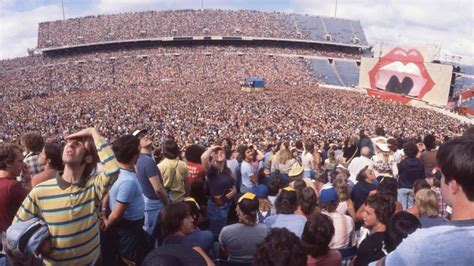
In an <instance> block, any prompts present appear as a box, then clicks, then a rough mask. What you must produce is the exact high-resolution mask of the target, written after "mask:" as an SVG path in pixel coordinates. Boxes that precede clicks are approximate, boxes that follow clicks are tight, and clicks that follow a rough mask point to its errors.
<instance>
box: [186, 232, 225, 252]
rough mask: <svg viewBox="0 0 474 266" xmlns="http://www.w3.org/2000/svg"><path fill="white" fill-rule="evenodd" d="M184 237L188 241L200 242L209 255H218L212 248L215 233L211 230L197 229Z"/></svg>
mask: <svg viewBox="0 0 474 266" xmlns="http://www.w3.org/2000/svg"><path fill="white" fill-rule="evenodd" d="M184 239H185V241H186V242H188V243H195V244H198V245H199V246H200V247H201V248H202V249H203V250H204V251H205V252H206V253H207V255H209V256H210V257H214V258H217V256H215V255H214V254H213V250H212V249H213V247H214V234H213V233H212V232H211V231H209V230H205V231H201V230H196V231H193V232H192V233H190V234H188V235H186V236H185V237H184ZM217 255H219V254H217Z"/></svg>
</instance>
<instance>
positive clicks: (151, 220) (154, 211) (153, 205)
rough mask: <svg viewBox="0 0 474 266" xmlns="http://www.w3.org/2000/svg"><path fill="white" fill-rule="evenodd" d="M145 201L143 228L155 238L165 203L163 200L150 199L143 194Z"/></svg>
mask: <svg viewBox="0 0 474 266" xmlns="http://www.w3.org/2000/svg"><path fill="white" fill-rule="evenodd" d="M143 200H144V201H145V221H144V223H143V230H144V231H145V232H146V233H147V234H148V235H149V236H151V237H152V238H153V239H154V238H155V235H154V234H155V228H156V225H157V223H158V220H159V218H160V211H161V209H163V203H162V202H161V200H155V199H149V198H147V197H145V196H143Z"/></svg>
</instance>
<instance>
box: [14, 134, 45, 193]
mask: <svg viewBox="0 0 474 266" xmlns="http://www.w3.org/2000/svg"><path fill="white" fill-rule="evenodd" d="M20 144H21V145H22V146H23V147H24V149H25V150H24V153H25V157H24V158H23V161H24V162H25V163H26V165H28V170H29V171H30V175H29V176H30V177H32V176H34V175H36V174H38V173H39V172H41V171H43V166H42V165H41V164H40V163H38V157H39V154H40V152H41V150H42V149H43V147H44V140H43V137H42V136H41V135H40V134H39V133H36V132H28V133H26V134H24V135H23V136H22V137H21V139H20ZM20 180H21V182H22V184H23V186H24V187H25V188H26V189H27V190H28V191H29V190H31V183H30V182H31V180H30V179H26V178H24V177H23V176H21V177H20Z"/></svg>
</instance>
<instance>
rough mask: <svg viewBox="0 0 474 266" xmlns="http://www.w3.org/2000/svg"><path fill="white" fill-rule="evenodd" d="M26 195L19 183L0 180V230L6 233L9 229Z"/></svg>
mask: <svg viewBox="0 0 474 266" xmlns="http://www.w3.org/2000/svg"><path fill="white" fill-rule="evenodd" d="M27 194H28V193H26V190H25V189H24V188H23V187H22V186H21V184H20V182H18V181H16V180H14V179H9V178H0V229H1V230H2V231H4V232H6V231H7V229H8V227H10V225H11V224H12V221H13V218H15V214H16V212H17V211H18V208H20V205H21V203H22V202H23V200H24V199H25V198H26V195H27Z"/></svg>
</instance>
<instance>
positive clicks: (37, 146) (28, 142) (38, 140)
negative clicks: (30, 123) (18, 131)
mask: <svg viewBox="0 0 474 266" xmlns="http://www.w3.org/2000/svg"><path fill="white" fill-rule="evenodd" d="M21 142H22V143H23V145H25V147H26V149H27V150H29V151H32V152H34V153H39V152H41V150H42V149H43V147H44V139H43V137H42V136H41V135H40V134H39V133H36V132H27V133H25V134H24V135H23V136H21Z"/></svg>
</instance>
